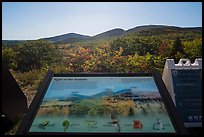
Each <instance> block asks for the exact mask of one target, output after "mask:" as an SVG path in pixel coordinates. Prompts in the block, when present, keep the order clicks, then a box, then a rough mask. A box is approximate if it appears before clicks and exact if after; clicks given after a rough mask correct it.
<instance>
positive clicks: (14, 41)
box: [2, 40, 26, 46]
mask: <svg viewBox="0 0 204 137" xmlns="http://www.w3.org/2000/svg"><path fill="white" fill-rule="evenodd" d="M24 41H26V40H2V44H3V45H8V46H15V45H17V44H20V43H22V42H24Z"/></svg>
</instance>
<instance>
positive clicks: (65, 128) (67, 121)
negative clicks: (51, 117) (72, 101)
mask: <svg viewBox="0 0 204 137" xmlns="http://www.w3.org/2000/svg"><path fill="white" fill-rule="evenodd" d="M62 126H63V127H64V132H65V131H66V130H67V129H68V128H69V126H70V122H69V120H64V121H63V123H62Z"/></svg>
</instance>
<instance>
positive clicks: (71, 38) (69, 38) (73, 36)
mask: <svg viewBox="0 0 204 137" xmlns="http://www.w3.org/2000/svg"><path fill="white" fill-rule="evenodd" d="M155 30H168V31H170V30H171V31H201V32H202V27H177V26H167V25H142V26H136V27H133V28H130V29H127V30H124V29H122V28H114V29H111V30H108V31H104V32H102V33H99V34H96V35H94V36H88V35H82V34H77V33H67V34H62V35H56V36H53V37H47V38H40V39H37V40H47V41H50V42H52V43H56V44H58V43H74V42H81V41H86V40H99V39H110V38H116V37H120V36H125V35H129V34H132V33H139V32H148V31H155ZM160 33H162V32H160ZM23 41H26V40H23ZM23 41H22V42H23ZM16 42H17V43H19V42H21V40H2V43H12V44H15V43H16Z"/></svg>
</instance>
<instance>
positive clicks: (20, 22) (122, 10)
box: [2, 2, 202, 40]
mask: <svg viewBox="0 0 204 137" xmlns="http://www.w3.org/2000/svg"><path fill="white" fill-rule="evenodd" d="M150 24H154V25H170V26H179V27H202V2H144V3H143V2H127V3H125V2H118V3H116V2H95V3H93V2H75V3H74V2H59V3H58V2H53V3H52V2H50V3H48V2H3V3H2V39H3V40H32V39H39V38H44V37H51V36H56V35H61V34H66V33H79V34H83V35H89V36H93V35H96V34H99V33H102V32H104V31H107V30H111V29H114V28H123V29H125V30H127V29H130V28H133V27H136V26H140V25H150Z"/></svg>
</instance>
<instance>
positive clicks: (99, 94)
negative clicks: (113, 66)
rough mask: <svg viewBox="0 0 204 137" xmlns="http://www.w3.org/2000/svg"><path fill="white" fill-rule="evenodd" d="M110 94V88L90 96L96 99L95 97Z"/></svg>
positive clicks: (111, 93)
mask: <svg viewBox="0 0 204 137" xmlns="http://www.w3.org/2000/svg"><path fill="white" fill-rule="evenodd" d="M112 95H113V92H112V91H111V90H106V91H104V92H101V93H98V94H95V95H92V96H90V98H95V99H97V98H102V97H103V96H112Z"/></svg>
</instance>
